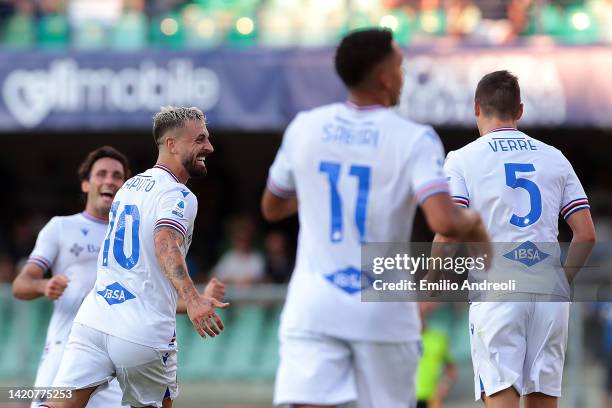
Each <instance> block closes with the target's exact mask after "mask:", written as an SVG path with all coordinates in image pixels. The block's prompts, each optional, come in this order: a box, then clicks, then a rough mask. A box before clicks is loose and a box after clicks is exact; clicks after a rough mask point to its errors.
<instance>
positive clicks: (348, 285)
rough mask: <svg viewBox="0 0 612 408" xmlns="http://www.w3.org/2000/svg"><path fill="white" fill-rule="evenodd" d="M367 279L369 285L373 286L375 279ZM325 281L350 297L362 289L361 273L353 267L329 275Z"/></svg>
mask: <svg viewBox="0 0 612 408" xmlns="http://www.w3.org/2000/svg"><path fill="white" fill-rule="evenodd" d="M366 278H367V282H368V284H369V285H372V282H373V281H374V279H373V278H371V277H370V276H368V275H366ZM325 279H327V280H328V281H330V282H331V283H332V284H333V285H334V286H336V287H337V288H338V289H341V290H343V291H345V292H346V293H348V294H349V295H352V294H354V293H357V292H360V291H361V289H362V282H361V271H360V270H359V269H357V268H355V267H352V266H349V267H348V268H345V269H340V270H339V271H336V272H334V273H330V274H329V275H325Z"/></svg>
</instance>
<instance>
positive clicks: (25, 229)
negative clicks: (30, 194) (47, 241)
mask: <svg viewBox="0 0 612 408" xmlns="http://www.w3.org/2000/svg"><path fill="white" fill-rule="evenodd" d="M44 225H45V217H43V216H42V215H40V214H38V213H34V212H32V213H26V214H25V215H22V216H20V217H18V218H17V220H16V221H15V223H14V224H13V231H12V239H11V241H10V242H9V243H8V245H10V247H9V250H10V254H11V257H12V259H13V261H14V262H19V261H20V260H22V259H24V258H27V257H28V255H30V252H31V251H32V248H34V244H35V243H36V236H37V235H38V232H39V231H40V230H41V228H42V227H43V226H44Z"/></svg>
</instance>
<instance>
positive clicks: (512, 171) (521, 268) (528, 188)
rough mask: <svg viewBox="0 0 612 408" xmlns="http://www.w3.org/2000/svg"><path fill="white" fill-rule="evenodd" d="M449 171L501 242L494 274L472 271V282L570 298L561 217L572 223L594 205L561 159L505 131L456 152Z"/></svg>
mask: <svg viewBox="0 0 612 408" xmlns="http://www.w3.org/2000/svg"><path fill="white" fill-rule="evenodd" d="M445 170H446V172H447V174H448V176H449V182H450V185H451V194H452V195H453V200H454V201H455V202H456V203H457V204H460V205H463V206H469V208H472V209H474V210H476V211H478V213H479V214H480V216H481V217H482V219H483V222H484V223H485V226H486V227H487V230H488V231H489V234H490V235H491V239H492V241H493V242H495V247H494V253H495V260H494V264H493V267H492V269H491V270H490V271H488V272H487V273H482V272H478V271H472V273H470V275H469V279H470V280H471V281H474V282H478V281H484V280H489V281H498V282H508V281H510V280H512V281H514V282H515V286H516V287H515V291H516V292H523V293H539V294H545V295H555V296H562V297H567V296H569V287H568V284H567V280H566V278H565V275H564V272H563V269H562V268H561V263H560V253H561V252H560V247H559V244H558V242H557V236H558V231H559V229H558V227H559V225H558V223H559V215H561V216H563V217H565V218H566V217H568V216H569V215H571V214H572V213H573V212H574V211H578V210H580V209H582V208H585V207H588V201H587V199H586V195H585V193H584V190H583V188H582V186H581V184H580V182H579V180H578V178H577V177H576V174H575V173H574V170H573V169H572V166H571V164H570V163H569V162H568V161H567V159H566V158H565V157H564V156H563V154H562V153H561V152H560V151H559V150H557V149H555V148H554V147H552V146H549V145H547V144H545V143H543V142H541V141H539V140H537V139H534V138H532V137H530V136H528V135H527V134H525V133H523V132H520V131H518V130H516V129H511V128H501V129H496V130H494V131H492V132H490V133H488V134H485V135H483V136H482V137H480V138H478V139H477V140H475V141H474V142H472V143H470V144H468V145H467V146H465V147H463V148H461V149H459V150H457V151H454V152H450V153H449V154H448V157H447V160H446V163H445ZM500 293H501V292H500ZM500 293H498V292H490V293H488V294H487V296H498V295H500ZM475 294H476V295H478V296H484V295H483V294H477V293H476V292H471V293H470V296H471V298H472V299H473V300H475V299H477V297H475Z"/></svg>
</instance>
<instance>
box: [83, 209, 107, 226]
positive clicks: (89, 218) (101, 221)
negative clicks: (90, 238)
mask: <svg viewBox="0 0 612 408" xmlns="http://www.w3.org/2000/svg"><path fill="white" fill-rule="evenodd" d="M81 215H82V216H83V217H85V218H86V219H88V220H89V221H93V222H97V223H98V224H105V225H106V224H108V220H105V219H102V218H98V217H96V216H93V215H91V214H89V213H88V212H87V211H83V212H81Z"/></svg>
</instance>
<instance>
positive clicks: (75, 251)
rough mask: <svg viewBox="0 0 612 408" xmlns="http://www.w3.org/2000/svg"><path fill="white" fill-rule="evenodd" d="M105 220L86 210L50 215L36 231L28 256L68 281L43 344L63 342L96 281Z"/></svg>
mask: <svg viewBox="0 0 612 408" xmlns="http://www.w3.org/2000/svg"><path fill="white" fill-rule="evenodd" d="M107 225H108V222H107V221H106V220H101V219H98V218H95V217H93V216H91V215H89V214H87V213H86V212H82V213H79V214H74V215H70V216H63V217H53V218H51V220H50V221H49V222H48V223H47V225H45V226H44V228H43V229H42V230H41V231H40V233H39V234H38V238H37V240H36V246H35V247H34V250H33V251H32V254H31V255H30V257H29V258H28V263H34V264H36V265H38V266H40V267H41V268H43V270H44V271H47V270H48V269H51V272H52V274H53V275H66V276H67V277H68V279H70V282H69V283H68V286H67V287H66V290H64V293H63V294H62V296H61V297H60V298H59V299H57V300H55V301H54V302H53V315H52V316H51V321H50V322H49V328H48V329H47V340H46V344H49V343H53V344H54V345H59V344H61V343H64V344H65V342H66V340H67V339H68V335H69V334H70V328H71V327H72V322H73V320H74V317H75V316H76V314H77V311H78V310H79V306H80V305H81V303H82V302H83V299H84V298H85V296H86V295H87V294H88V293H89V292H90V291H91V288H92V287H93V285H94V282H95V281H96V261H97V259H98V253H99V252H100V245H101V244H102V241H103V240H104V234H105V233H106V228H107Z"/></svg>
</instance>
